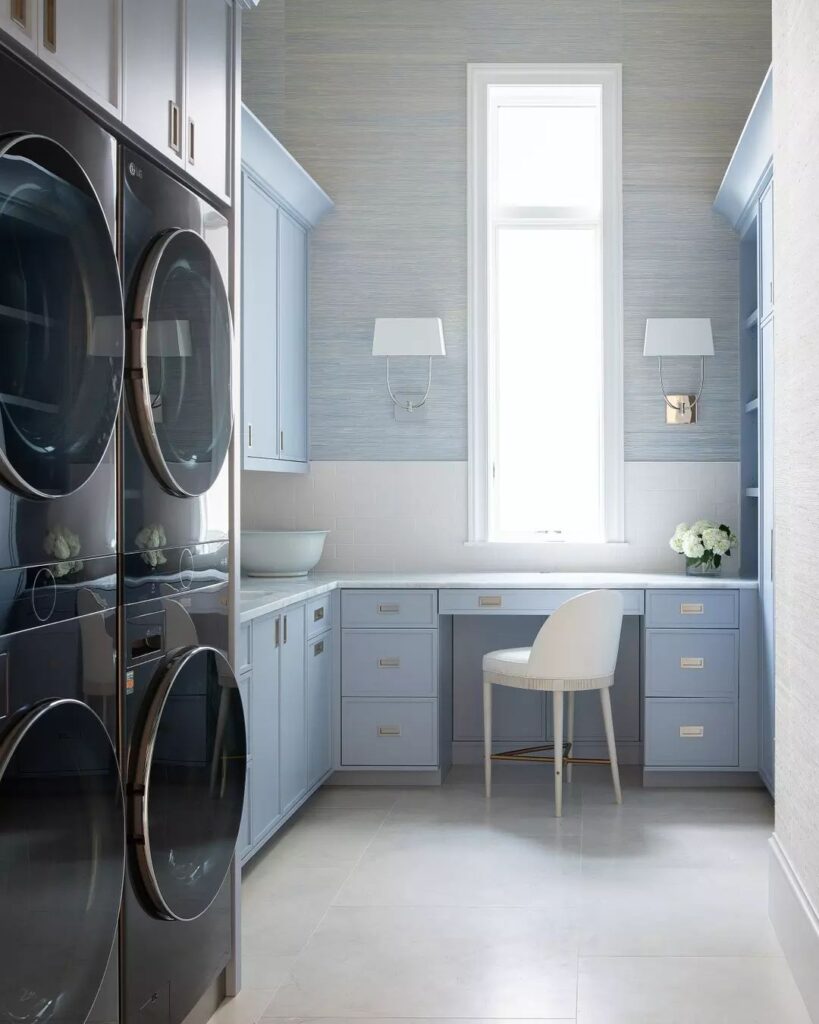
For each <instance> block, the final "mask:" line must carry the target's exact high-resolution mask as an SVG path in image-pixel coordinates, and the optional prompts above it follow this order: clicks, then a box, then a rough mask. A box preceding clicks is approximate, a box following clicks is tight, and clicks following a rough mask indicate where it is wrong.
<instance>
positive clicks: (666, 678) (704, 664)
mask: <svg viewBox="0 0 819 1024" xmlns="http://www.w3.org/2000/svg"><path fill="white" fill-rule="evenodd" d="M738 685H739V630H736V629H647V630H646V696H648V697H730V698H731V699H733V698H735V697H736V695H737V688H738Z"/></svg>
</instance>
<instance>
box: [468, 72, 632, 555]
mask: <svg viewBox="0 0 819 1024" xmlns="http://www.w3.org/2000/svg"><path fill="white" fill-rule="evenodd" d="M621 83H622V66H621V65H620V64H468V65H467V113H468V126H467V167H468V200H467V201H468V212H467V220H468V248H469V254H468V260H469V265H468V275H469V280H468V328H467V329H468V361H469V370H468V374H469V533H468V537H469V542H470V543H497V542H502V541H499V539H498V538H493V537H491V536H490V486H491V479H490V477H491V466H490V459H491V454H490V415H489V413H490V384H491V382H490V375H489V359H490V333H489V332H490V311H489V295H490V279H489V257H490V252H489V244H488V238H487V223H488V220H489V216H488V213H489V196H488V188H487V180H488V174H487V169H488V159H489V88H490V86H495V85H516V86H526V85H599V86H600V87H601V95H602V106H601V121H602V133H603V139H602V141H603V155H604V159H603V179H602V190H603V194H602V204H603V205H602V211H601V225H602V233H603V245H602V264H601V266H602V291H601V297H602V347H603V352H602V356H603V368H602V374H603V378H602V379H603V416H602V423H601V430H602V435H603V436H602V456H603V457H602V476H603V479H602V481H601V484H602V487H601V494H602V508H601V513H602V515H601V518H602V526H603V536H602V537H596V538H576V539H577V540H582V541H584V542H589V541H590V542H594V543H622V542H623V540H624V518H625V516H624V479H623V478H624V465H623V198H622V177H623V172H622V84H621ZM572 540H573V538H571V537H568V538H566V539H564V540H562V541H558V542H559V543H567V542H571V541H572ZM527 541H528V538H527ZM531 542H532V543H544V542H547V543H555V542H556V541H555V539H553V538H550V537H549V536H540V535H533V536H532V537H531Z"/></svg>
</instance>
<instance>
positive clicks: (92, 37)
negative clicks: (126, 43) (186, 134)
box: [15, 0, 151, 114]
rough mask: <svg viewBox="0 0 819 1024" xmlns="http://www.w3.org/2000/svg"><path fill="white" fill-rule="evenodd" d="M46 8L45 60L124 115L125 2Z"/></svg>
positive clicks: (42, 26) (82, 0)
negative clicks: (122, 89) (123, 36)
mask: <svg viewBox="0 0 819 1024" xmlns="http://www.w3.org/2000/svg"><path fill="white" fill-rule="evenodd" d="M40 4H41V6H40V9H39V11H38V15H39V28H38V36H39V39H38V44H37V52H38V54H39V55H40V57H41V58H42V59H43V60H44V61H45V62H46V63H47V64H50V65H51V66H52V67H53V68H54V69H55V70H56V71H58V72H59V73H60V74H61V75H64V76H65V77H66V78H67V79H68V80H69V81H70V82H72V83H73V84H74V85H76V86H77V88H78V89H81V90H82V91H83V92H84V93H85V94H86V95H88V96H89V97H90V98H91V99H93V100H95V101H96V102H97V103H100V104H102V105H103V106H104V107H107V108H108V110H110V111H112V112H113V113H117V114H118V113H120V109H121V103H120V93H121V82H120V79H121V51H122V23H121V15H122V12H121V9H120V0H67V2H66V0H40ZM15 6H16V5H15ZM143 16H144V15H143ZM143 61H145V56H144V55H143ZM147 63H149V64H150V63H151V62H150V60H148V61H147Z"/></svg>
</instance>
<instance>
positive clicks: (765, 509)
mask: <svg viewBox="0 0 819 1024" xmlns="http://www.w3.org/2000/svg"><path fill="white" fill-rule="evenodd" d="M759 343H760V346H761V352H760V360H761V368H762V373H761V395H760V411H759V415H760V416H761V422H760V427H761V431H760V445H761V452H760V459H759V462H760V473H761V479H760V492H759V500H760V509H759V536H760V546H761V549H762V550H761V558H760V566H759V597H760V604H761V613H762V616H761V617H762V728H761V749H760V761H761V769H762V776H763V778H764V780H765V782H766V784H767V785H768V786H769V787H770V788H771V789H773V785H774V735H775V721H774V697H775V689H776V685H775V684H776V679H775V665H774V573H775V566H774V519H773V509H774V487H773V444H774V421H773V415H774V320H773V319H771V320H769V321H768V322H767V323H766V324H765V325H764V327H763V328H762V330H761V331H760V334H759Z"/></svg>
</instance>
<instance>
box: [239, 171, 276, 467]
mask: <svg viewBox="0 0 819 1024" xmlns="http://www.w3.org/2000/svg"><path fill="white" fill-rule="evenodd" d="M242 197H243V205H242V311H243V312H242V366H243V370H244V372H243V375H242V394H243V408H244V438H243V441H242V450H243V452H244V457H245V467H246V468H253V466H252V465H250V463H251V462H252V463H253V464H255V468H264V464H261V465H260V464H259V463H258V462H257V461H256V460H261V459H268V460H275V459H276V458H277V457H278V454H279V446H278V439H279V431H278V422H279V417H278V393H279V389H278V384H277V381H278V357H277V353H278V314H277V306H278V288H277V277H278V273H277V265H278V242H277V239H278V231H279V209H278V206H277V205H276V203H275V202H274V201H273V200H272V199H271V198H270V196H269V195H268V194H267V193H266V192H265V191H264V190H263V189H261V188H260V187H259V186H258V185H257V184H256V182H255V181H254V180H253V178H251V177H250V176H249V175H247V174H245V175H243V176H242Z"/></svg>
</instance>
